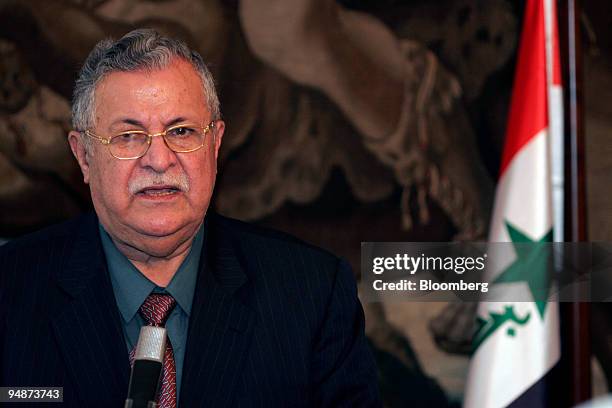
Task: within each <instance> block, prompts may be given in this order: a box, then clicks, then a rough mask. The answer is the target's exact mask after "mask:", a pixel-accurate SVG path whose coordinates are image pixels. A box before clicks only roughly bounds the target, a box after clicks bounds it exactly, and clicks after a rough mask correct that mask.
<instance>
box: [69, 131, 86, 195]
mask: <svg viewBox="0 0 612 408" xmlns="http://www.w3.org/2000/svg"><path fill="white" fill-rule="evenodd" d="M68 143H70V150H72V154H73V155H74V157H75V158H76V159H77V162H78V163H79V167H80V168H81V172H82V173H83V181H84V182H85V184H89V154H88V153H87V150H85V145H84V143H83V139H82V136H81V133H80V132H77V131H75V130H72V131H70V133H68Z"/></svg>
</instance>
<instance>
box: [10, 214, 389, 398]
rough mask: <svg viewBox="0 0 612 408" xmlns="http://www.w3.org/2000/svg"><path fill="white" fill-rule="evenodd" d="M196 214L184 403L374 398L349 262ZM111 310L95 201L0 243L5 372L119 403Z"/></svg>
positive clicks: (125, 374)
mask: <svg viewBox="0 0 612 408" xmlns="http://www.w3.org/2000/svg"><path fill="white" fill-rule="evenodd" d="M206 223H207V225H206V235H207V238H206V242H205V245H204V248H205V249H204V250H206V251H207V253H206V256H205V257H203V259H206V261H205V262H203V263H202V265H200V271H199V274H198V281H197V285H196V292H195V297H194V303H193V308H192V312H191V316H190V323H189V333H188V339H187V348H186V354H185V366H184V369H183V370H184V371H183V380H182V388H181V395H180V404H181V407H201V406H205V407H225V406H245V407H251V406H255V407H266V408H267V407H301V406H317V407H327V406H329V407H339V406H368V407H369V406H379V405H380V402H379V399H378V398H379V397H378V389H377V385H376V370H375V365H374V362H373V359H372V356H371V354H370V351H369V350H368V346H367V344H366V339H365V336H364V327H363V324H364V318H363V312H362V309H361V306H360V304H359V301H358V299H357V296H356V288H355V282H354V278H353V276H352V273H351V271H350V267H349V266H348V265H347V264H346V262H344V261H341V260H339V259H338V258H336V257H334V256H333V255H331V254H329V253H326V252H324V251H322V250H320V249H317V248H314V247H311V246H308V245H306V244H304V243H301V242H299V241H297V240H295V239H293V238H291V237H288V236H286V235H284V234H280V233H276V232H272V231H268V230H263V229H260V228H257V227H254V226H250V225H248V224H244V223H241V222H239V221H235V220H230V219H227V218H224V217H221V216H218V215H214V214H210V215H208V216H207V220H206ZM119 319H120V316H119V312H118V310H117V305H116V303H115V299H114V295H113V291H112V287H111V283H110V279H109V275H108V272H107V270H106V262H105V260H104V254H103V251H102V248H101V243H100V240H99V235H98V231H97V218H96V217H95V216H94V215H87V216H84V217H81V218H79V219H76V220H73V221H69V222H67V223H65V224H61V225H59V226H56V227H52V228H49V229H47V230H44V231H41V232H38V233H35V234H32V235H30V236H27V237H25V238H21V239H19V240H16V241H14V242H11V243H8V244H6V245H4V246H3V247H0V324H1V326H0V330H1V331H0V352H1V354H0V385H1V386H7V385H13V386H36V385H38V386H63V387H64V401H65V406H70V407H121V406H123V402H124V399H125V396H126V394H127V386H128V378H129V371H130V369H129V362H128V354H127V351H126V346H125V342H124V338H123V334H122V331H121V323H120V320H119ZM15 406H18V407H24V406H25V405H24V404H18V405H15Z"/></svg>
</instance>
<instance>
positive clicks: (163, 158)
mask: <svg viewBox="0 0 612 408" xmlns="http://www.w3.org/2000/svg"><path fill="white" fill-rule="evenodd" d="M175 164H176V153H174V152H173V151H172V150H170V148H168V146H167V145H166V142H165V141H164V138H163V137H162V136H154V137H153V138H152V140H151V146H149V150H147V153H146V154H145V155H144V156H142V157H141V158H140V165H141V166H143V167H148V168H150V169H152V170H154V171H155V172H157V173H163V172H165V171H166V170H168V169H169V168H170V167H172V166H174V165H175Z"/></svg>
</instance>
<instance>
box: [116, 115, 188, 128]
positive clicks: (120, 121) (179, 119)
mask: <svg viewBox="0 0 612 408" xmlns="http://www.w3.org/2000/svg"><path fill="white" fill-rule="evenodd" d="M185 121H186V119H185V118H184V117H182V116H179V117H177V118H174V119H172V120H171V121H169V122H167V123H164V127H166V128H168V127H170V126H173V125H176V124H178V123H181V122H185ZM119 124H127V125H132V126H137V127H139V128H141V129H145V125H144V124H143V123H142V122H141V121H139V120H137V119H132V118H119V119H117V120H115V121H114V122H113V123H111V125H110V128H113V127H114V126H116V125H119Z"/></svg>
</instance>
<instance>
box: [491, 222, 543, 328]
mask: <svg viewBox="0 0 612 408" xmlns="http://www.w3.org/2000/svg"><path fill="white" fill-rule="evenodd" d="M505 224H506V230H507V231H508V235H509V236H510V239H511V241H512V243H513V244H521V243H530V245H514V249H515V251H516V256H517V258H516V260H515V261H514V262H513V263H512V265H510V266H509V267H508V268H507V269H506V270H505V271H504V272H502V273H501V274H500V275H499V276H498V277H497V278H496V279H495V281H494V282H493V283H512V282H523V281H524V282H525V283H527V286H529V291H530V292H531V296H532V298H533V300H534V301H535V304H536V306H537V309H538V312H539V314H540V317H541V318H542V319H544V313H545V312H546V305H547V303H548V302H547V301H546V300H545V299H547V298H548V294H549V292H550V283H551V279H550V273H549V271H550V267H551V265H552V264H551V251H550V249H551V248H550V246H548V245H547V244H546V243H547V242H551V241H552V228H551V229H549V230H548V232H547V233H546V234H544V236H542V237H541V238H539V239H533V238H531V237H529V236H528V235H527V234H525V233H524V232H522V231H520V230H519V229H518V228H516V227H514V226H513V225H512V224H510V223H509V222H508V221H505ZM538 293H539V296H538V295H537V294H538ZM536 299H540V300H536ZM542 299H544V300H542Z"/></svg>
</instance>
